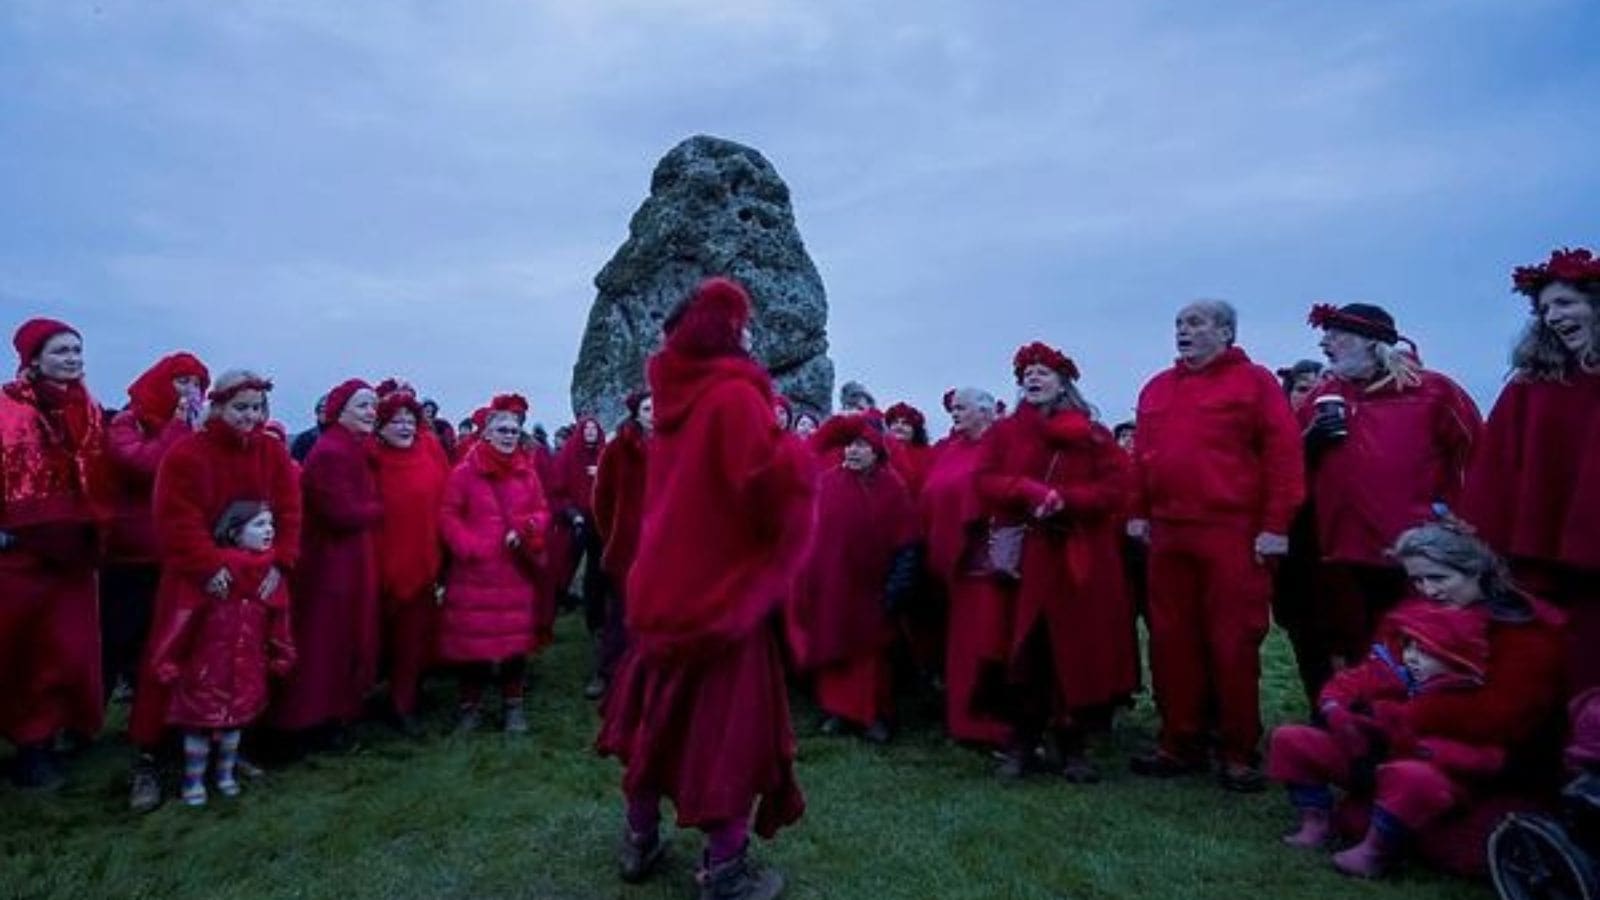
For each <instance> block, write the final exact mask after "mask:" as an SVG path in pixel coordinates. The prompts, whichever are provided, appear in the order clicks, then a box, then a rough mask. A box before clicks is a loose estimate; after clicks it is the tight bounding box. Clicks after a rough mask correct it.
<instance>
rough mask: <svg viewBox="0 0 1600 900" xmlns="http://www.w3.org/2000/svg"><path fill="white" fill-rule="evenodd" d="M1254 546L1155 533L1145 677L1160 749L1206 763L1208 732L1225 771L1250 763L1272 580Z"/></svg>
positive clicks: (1162, 529)
mask: <svg viewBox="0 0 1600 900" xmlns="http://www.w3.org/2000/svg"><path fill="white" fill-rule="evenodd" d="M1254 540H1255V537H1254V535H1251V534H1247V533H1245V532H1244V531H1242V530H1239V529H1236V528H1229V527H1222V526H1210V525H1190V524H1174V523H1169V522H1157V523H1155V524H1154V525H1153V527H1152V529H1151V544H1150V616H1149V618H1150V674H1151V680H1152V682H1153V683H1154V687H1155V699H1156V710H1157V711H1158V712H1159V713H1160V715H1161V749H1162V750H1163V751H1165V752H1166V753H1169V754H1171V755H1173V756H1175V757H1178V758H1181V759H1185V760H1199V759H1203V758H1204V756H1203V755H1204V753H1205V739H1206V735H1207V733H1208V732H1209V731H1210V730H1211V729H1212V727H1213V725H1214V726H1215V727H1216V730H1217V732H1218V733H1219V734H1220V736H1221V740H1222V748H1221V750H1222V758H1223V761H1224V762H1227V763H1235V764H1238V763H1243V764H1248V763H1252V762H1254V760H1255V758H1256V744H1257V743H1259V742H1260V740H1261V698H1260V693H1261V642H1262V640H1263V639H1265V638H1266V636H1267V627H1268V621H1269V607H1270V605H1271V601H1272V578H1271V574H1270V573H1269V572H1268V570H1267V568H1266V567H1265V566H1263V565H1262V564H1261V563H1259V562H1257V561H1256V559H1255V549H1254ZM1213 712H1214V714H1215V717H1216V721H1215V722H1213V721H1212V717H1213Z"/></svg>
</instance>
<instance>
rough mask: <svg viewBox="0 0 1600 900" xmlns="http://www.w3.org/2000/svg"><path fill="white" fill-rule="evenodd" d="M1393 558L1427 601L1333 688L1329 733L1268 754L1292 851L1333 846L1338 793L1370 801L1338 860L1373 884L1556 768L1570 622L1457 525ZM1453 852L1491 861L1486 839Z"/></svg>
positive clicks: (1294, 730) (1298, 728) (1305, 732)
mask: <svg viewBox="0 0 1600 900" xmlns="http://www.w3.org/2000/svg"><path fill="white" fill-rule="evenodd" d="M1393 555H1394V557H1395V558H1396V559H1397V560H1398V561H1399V562H1400V564H1401V565H1402V566H1404V567H1405V570H1406V572H1407V574H1408V575H1409V576H1410V578H1411V582H1412V585H1413V587H1414V588H1415V590H1416V591H1417V593H1419V594H1421V595H1422V596H1421V597H1420V598H1413V599H1410V600H1407V601H1405V602H1404V603H1402V604H1401V605H1400V606H1399V607H1397V608H1396V609H1395V610H1394V612H1392V613H1391V614H1389V615H1388V616H1387V617H1385V619H1384V620H1383V622H1382V623H1381V624H1380V626H1379V628H1378V631H1377V634H1378V637H1379V640H1378V642H1377V643H1376V644H1374V645H1373V649H1372V653H1371V655H1370V656H1369V657H1368V658H1367V660H1366V661H1365V662H1364V663H1362V664H1360V665H1357V666H1353V667H1351V668H1348V669H1345V670H1343V671H1341V672H1340V673H1338V674H1337V675H1335V676H1334V677H1333V678H1332V679H1331V680H1330V681H1329V682H1328V684H1327V686H1326V687H1324V688H1323V691H1322V694H1321V696H1320V700H1319V711H1320V713H1321V717H1322V720H1323V724H1322V725H1321V726H1316V725H1286V726H1283V727H1280V728H1278V729H1277V730H1275V731H1274V732H1273V734H1272V738H1271V742H1270V750H1269V753H1268V774H1269V775H1270V776H1271V777H1272V778H1273V779H1274V780H1276V781H1279V782H1281V783H1283V784H1284V785H1285V786H1286V787H1287V788H1288V790H1289V797H1290V800H1291V802H1292V803H1293V804H1294V806H1295V807H1296V809H1297V810H1298V811H1299V827H1298V828H1297V829H1296V830H1295V831H1294V832H1293V833H1291V834H1289V835H1288V836H1286V837H1285V839H1284V840H1285V843H1287V844H1289V845H1290V846H1293V847H1301V848H1316V847H1322V846H1324V845H1326V844H1327V843H1329V842H1330V841H1331V840H1332V838H1333V835H1334V828H1335V815H1334V813H1335V810H1334V802H1333V800H1334V797H1333V793H1332V790H1331V788H1332V787H1342V788H1344V789H1346V790H1347V791H1348V792H1349V794H1350V795H1351V798H1352V799H1353V800H1355V801H1356V803H1357V804H1359V803H1360V802H1362V801H1364V800H1367V799H1369V798H1370V804H1371V813H1370V821H1369V823H1368V825H1367V827H1366V832H1365V836H1364V837H1363V838H1362V840H1361V841H1360V842H1359V843H1357V844H1356V845H1354V846H1352V847H1350V848H1348V849H1346V850H1343V851H1341V852H1339V853H1336V854H1334V857H1333V864H1334V867H1335V868H1337V869H1338V870H1339V871H1340V872H1343V873H1345V874H1347V875H1355V876H1360V877H1366V878H1372V877H1377V876H1380V875H1383V874H1384V873H1385V872H1387V871H1388V870H1389V869H1391V868H1392V867H1393V866H1394V864H1395V863H1396V862H1397V861H1398V860H1399V858H1400V857H1401V855H1402V852H1403V851H1404V849H1405V847H1406V846H1407V844H1408V843H1409V842H1410V841H1412V840H1413V839H1418V840H1419V843H1420V842H1426V841H1427V839H1428V838H1430V837H1435V836H1437V832H1439V831H1441V830H1442V829H1444V828H1445V827H1446V825H1447V824H1448V823H1449V822H1450V821H1451V820H1452V819H1455V820H1460V819H1462V818H1465V817H1466V814H1467V813H1470V812H1471V811H1472V810H1473V809H1474V807H1476V806H1478V805H1479V804H1481V803H1482V802H1483V801H1485V799H1486V798H1489V797H1490V796H1492V795H1493V794H1494V793H1496V792H1497V791H1498V790H1500V789H1502V788H1504V787H1506V786H1508V785H1510V784H1512V783H1515V782H1518V781H1519V780H1521V781H1526V780H1527V779H1528V778H1529V777H1530V776H1532V777H1537V776H1538V774H1539V773H1540V772H1541V771H1542V770H1547V769H1553V768H1554V765H1553V764H1554V754H1553V749H1554V746H1553V745H1551V746H1550V747H1545V746H1544V744H1545V743H1546V742H1543V741H1541V740H1540V735H1541V734H1542V732H1543V730H1544V726H1545V725H1547V724H1548V723H1550V722H1551V721H1552V720H1555V721H1559V716H1560V712H1561V698H1562V666H1561V655H1560V647H1561V625H1562V621H1561V617H1560V614H1559V613H1557V612H1555V611H1554V609H1553V608H1551V607H1548V606H1546V605H1544V604H1543V603H1540V602H1539V601H1536V600H1533V599H1531V598H1529V597H1527V596H1526V595H1524V594H1522V593H1520V592H1518V591H1516V590H1515V589H1513V588H1512V587H1511V585H1510V584H1509V583H1508V582H1507V580H1506V577H1505V569H1504V565H1503V564H1502V563H1501V562H1500V560H1499V558H1498V557H1496V556H1495V555H1494V554H1493V553H1492V552H1491V551H1490V550H1489V549H1488V548H1487V547H1486V546H1485V545H1484V544H1483V543H1482V542H1481V541H1479V540H1478V539H1477V538H1476V537H1474V536H1472V535H1471V534H1468V533H1467V532H1466V531H1465V530H1463V529H1462V528H1461V527H1459V526H1456V525H1453V524H1429V525H1423V526H1420V527H1417V528H1413V529H1411V530H1409V531H1406V532H1405V533H1403V534H1402V535H1401V536H1400V538H1399V540H1398V541H1397V542H1396V544H1395V547H1394V550H1393ZM1545 750H1550V751H1552V752H1550V753H1543V752H1541V751H1545ZM1544 757H1547V758H1544ZM1451 843H1454V844H1456V845H1460V846H1465V845H1472V846H1473V847H1474V848H1475V849H1474V850H1473V852H1475V853H1476V854H1478V855H1479V856H1480V857H1481V854H1482V844H1483V842H1482V841H1481V840H1479V841H1476V842H1474V841H1471V840H1465V839H1460V838H1457V839H1455V840H1453V841H1451ZM1450 867H1452V868H1460V869H1463V870H1471V869H1473V868H1475V866H1474V865H1472V864H1471V863H1470V862H1469V863H1466V864H1461V865H1454V864H1451V866H1450Z"/></svg>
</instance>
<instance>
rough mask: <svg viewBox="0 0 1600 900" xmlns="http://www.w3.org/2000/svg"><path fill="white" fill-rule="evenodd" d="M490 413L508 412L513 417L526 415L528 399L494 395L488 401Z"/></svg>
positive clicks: (519, 395)
mask: <svg viewBox="0 0 1600 900" xmlns="http://www.w3.org/2000/svg"><path fill="white" fill-rule="evenodd" d="M489 409H490V410H491V411H492V412H508V413H511V414H513V415H518V416H525V415H527V414H528V399H527V398H526V397H524V396H522V395H521V394H496V395H495V397H494V399H493V400H490V401H489Z"/></svg>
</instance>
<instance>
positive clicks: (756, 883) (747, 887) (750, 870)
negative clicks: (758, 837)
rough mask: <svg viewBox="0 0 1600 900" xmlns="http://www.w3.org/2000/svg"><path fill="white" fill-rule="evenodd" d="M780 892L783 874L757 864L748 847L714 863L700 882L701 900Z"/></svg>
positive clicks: (763, 899)
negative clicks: (755, 864)
mask: <svg viewBox="0 0 1600 900" xmlns="http://www.w3.org/2000/svg"><path fill="white" fill-rule="evenodd" d="M781 893H783V876H782V875H780V874H778V872H777V871H776V870H774V869H758V868H756V867H755V866H754V865H752V864H751V863H750V854H749V852H748V851H746V852H744V853H741V854H739V855H738V856H735V857H734V858H733V859H730V860H728V861H727V862H722V863H715V864H713V865H712V866H711V867H710V868H709V869H708V870H707V871H706V876H705V882H704V883H703V884H701V885H700V900H773V898H774V897H777V896H778V895H779V894H781Z"/></svg>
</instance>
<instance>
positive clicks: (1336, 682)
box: [1318, 598, 1489, 710]
mask: <svg viewBox="0 0 1600 900" xmlns="http://www.w3.org/2000/svg"><path fill="white" fill-rule="evenodd" d="M1415 604H1427V606H1428V607H1429V608H1430V609H1431V610H1435V611H1436V610H1437V609H1438V605H1437V604H1436V603H1435V602H1434V601H1432V600H1424V599H1420V598H1414V599H1410V600H1406V601H1403V602H1401V603H1400V604H1399V605H1398V606H1396V607H1395V608H1394V609H1393V610H1391V611H1390V612H1389V614H1388V615H1386V616H1384V618H1383V620H1382V621H1381V622H1379V623H1378V626H1377V629H1376V634H1375V635H1374V638H1375V644H1376V645H1380V646H1382V647H1383V648H1384V653H1385V654H1387V656H1388V659H1384V658H1382V657H1380V656H1379V655H1378V654H1377V651H1376V650H1374V651H1373V653H1372V654H1370V655H1368V656H1367V658H1366V659H1364V660H1362V661H1361V662H1360V663H1358V664H1357V665H1353V666H1349V667H1347V668H1344V669H1341V670H1339V671H1338V672H1335V673H1334V674H1333V677H1331V678H1329V679H1328V683H1327V684H1325V685H1323V687H1322V692H1321V694H1320V695H1319V697H1318V706H1319V707H1321V708H1324V709H1326V708H1327V706H1328V705H1329V704H1333V705H1336V706H1340V707H1343V708H1344V709H1347V710H1350V709H1360V708H1371V706H1372V705H1373V704H1374V703H1377V702H1379V701H1394V702H1398V703H1405V702H1407V701H1410V700H1413V699H1415V696H1421V695H1422V694H1424V693H1431V692H1434V691H1439V690H1473V689H1476V688H1477V687H1478V682H1477V681H1476V680H1474V679H1471V678H1468V677H1456V676H1452V675H1439V676H1435V677H1434V678H1432V679H1429V680H1428V681H1427V682H1424V683H1423V684H1422V685H1419V686H1417V687H1415V688H1413V687H1411V686H1410V685H1408V684H1407V681H1406V679H1405V677H1404V676H1403V675H1401V674H1400V673H1399V672H1397V671H1396V669H1395V667H1396V666H1397V665H1399V664H1400V661H1401V655H1402V653H1403V652H1404V650H1405V645H1406V639H1405V638H1404V637H1403V636H1402V635H1401V634H1400V632H1399V631H1398V630H1397V627H1396V625H1397V623H1398V622H1399V621H1401V620H1402V619H1403V618H1404V617H1405V616H1406V615H1407V614H1408V610H1409V609H1410V608H1411V607H1412V606H1413V605H1415ZM1450 615H1451V617H1452V618H1454V617H1455V616H1463V617H1467V618H1468V619H1469V620H1476V624H1475V625H1472V626H1469V627H1472V628H1477V629H1478V630H1479V633H1480V634H1481V633H1482V630H1483V629H1486V628H1487V627H1488V616H1489V613H1488V611H1487V610H1486V609H1485V608H1484V607H1483V606H1482V605H1478V606H1472V607H1467V608H1465V609H1459V610H1451V612H1450ZM1456 621H1460V620H1456ZM1414 694H1415V696H1413V695H1414Z"/></svg>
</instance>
